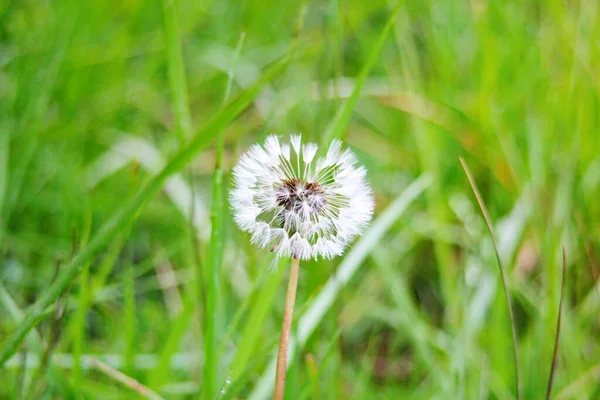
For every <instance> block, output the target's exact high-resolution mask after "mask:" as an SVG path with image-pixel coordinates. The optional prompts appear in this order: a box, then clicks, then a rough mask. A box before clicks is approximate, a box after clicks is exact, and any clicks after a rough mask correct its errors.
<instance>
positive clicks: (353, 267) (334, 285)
mask: <svg viewBox="0 0 600 400" xmlns="http://www.w3.org/2000/svg"><path fill="white" fill-rule="evenodd" d="M431 181H432V178H431V176H430V175H429V174H427V173H425V174H422V175H421V176H420V177H419V178H418V179H417V180H416V181H414V182H413V183H412V184H411V185H410V186H409V187H407V188H406V189H405V190H404V191H403V192H402V194H401V195H400V196H398V197H397V198H396V199H395V200H394V201H393V202H392V203H391V204H390V205H389V206H388V207H387V209H386V210H385V211H384V212H383V213H382V214H381V215H380V216H379V217H378V218H376V219H375V221H373V223H372V224H371V227H370V228H369V229H368V231H367V232H366V233H365V234H364V236H363V237H362V238H361V239H360V240H359V241H358V242H357V243H356V244H355V245H354V247H353V248H352V250H351V251H350V252H349V253H348V255H346V257H344V260H343V261H342V263H341V264H340V265H339V267H338V270H337V273H336V274H335V275H334V276H332V277H331V278H330V279H329V280H328V281H327V283H326V284H325V286H324V287H323V289H322V290H321V292H320V293H319V294H318V295H317V297H316V298H315V300H314V301H313V302H312V304H311V305H310V307H309V308H308V309H307V311H306V312H305V313H304V315H302V317H301V318H300V320H299V321H298V324H297V326H298V335H297V339H296V337H292V338H290V348H292V349H294V348H295V346H296V343H297V345H298V346H300V347H301V346H303V345H304V344H305V343H306V341H307V340H308V338H309V337H310V335H311V334H312V333H313V332H314V330H315V329H316V327H317V325H318V324H319V323H320V322H321V320H322V319H323V317H324V316H325V313H326V312H327V311H328V310H329V309H330V308H331V306H332V305H333V302H334V301H335V299H336V297H337V295H338V294H339V292H340V291H341V290H342V288H343V287H344V285H345V284H346V283H347V282H348V281H349V280H350V278H352V276H353V275H354V273H355V272H356V271H357V270H358V268H359V267H360V266H361V265H362V262H363V261H364V260H365V258H366V257H367V255H368V254H369V253H370V252H371V250H373V248H374V247H375V246H376V245H377V243H378V242H379V241H380V240H381V238H382V237H383V235H385V233H386V232H387V231H388V230H389V229H390V227H391V226H392V224H393V223H394V222H395V221H396V220H397V219H398V218H399V217H400V216H401V215H402V214H403V213H404V211H406V209H407V208H408V206H409V205H410V204H412V202H413V201H414V200H415V199H416V198H417V197H418V196H419V195H420V194H421V193H423V191H424V190H425V189H427V187H429V185H431ZM295 353H296V352H294V351H292V352H290V356H289V359H288V363H291V362H292V361H293V358H294V355H295ZM275 363H276V358H275V357H273V358H272V359H271V363H270V364H269V366H268V367H267V370H266V371H265V372H264V373H263V374H262V376H261V378H260V381H259V382H258V383H257V384H256V386H255V387H254V390H253V391H252V393H251V394H250V395H249V396H248V399H251V400H259V399H265V398H267V397H268V396H269V394H270V393H271V390H272V389H273V387H272V384H273V379H274V378H275Z"/></svg>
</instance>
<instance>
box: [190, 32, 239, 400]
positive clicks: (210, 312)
mask: <svg viewBox="0 0 600 400" xmlns="http://www.w3.org/2000/svg"><path fill="white" fill-rule="evenodd" d="M244 37H245V34H243V33H242V35H241V36H240V39H239V40H238V43H237V46H236V51H235V56H234V59H233V63H232V66H231V68H230V70H229V72H228V74H227V75H228V78H227V86H226V89H225V94H224V95H223V102H222V104H221V108H224V107H225V104H226V103H227V100H228V98H229V94H230V93H231V87H232V85H233V78H234V71H235V67H236V63H237V60H238V59H239V55H240V53H241V51H242V46H243V44H244ZM224 150H225V137H224V133H223V129H220V130H219V131H218V133H217V148H216V162H215V172H214V175H213V195H212V207H211V213H210V222H211V231H210V247H209V250H208V251H209V256H208V262H207V263H206V268H205V271H204V272H205V275H204V278H203V279H202V281H201V282H205V283H206V289H205V293H206V303H205V309H204V314H203V315H204V323H203V327H204V382H203V392H204V398H205V399H212V398H213V397H214V396H215V388H216V385H217V381H218V380H219V374H218V372H219V371H218V360H219V351H218V350H219V347H220V345H219V344H218V343H217V338H218V337H222V334H221V333H222V331H223V322H222V320H221V318H222V315H224V313H223V312H222V310H223V307H224V306H223V304H221V303H222V301H220V299H223V298H225V296H223V295H222V293H221V266H222V263H223V246H224V240H223V214H224V212H225V208H224V204H223V203H224V197H223V175H224V172H223V152H224ZM197 270H199V269H197Z"/></svg>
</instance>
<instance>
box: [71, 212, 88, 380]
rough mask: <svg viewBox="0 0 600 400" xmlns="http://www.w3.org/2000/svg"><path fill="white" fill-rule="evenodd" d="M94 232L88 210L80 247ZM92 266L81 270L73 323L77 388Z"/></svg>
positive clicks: (80, 369)
mask: <svg viewBox="0 0 600 400" xmlns="http://www.w3.org/2000/svg"><path fill="white" fill-rule="evenodd" d="M91 231H92V214H91V212H90V211H89V210H88V212H87V215H86V216H85V221H84V227H83V234H82V238H81V241H80V247H83V246H85V245H86V244H87V242H88V240H89V238H90V234H91ZM90 289H91V288H90V265H89V264H86V265H84V267H83V268H82V269H81V274H80V276H79V296H78V303H79V304H78V307H77V310H76V311H75V317H74V321H73V325H72V327H73V332H74V333H73V360H74V365H73V384H74V386H75V387H76V388H80V387H81V376H82V368H81V355H82V354H83V352H84V351H85V350H84V345H85V338H86V317H87V312H88V309H89V306H90V299H91V293H90Z"/></svg>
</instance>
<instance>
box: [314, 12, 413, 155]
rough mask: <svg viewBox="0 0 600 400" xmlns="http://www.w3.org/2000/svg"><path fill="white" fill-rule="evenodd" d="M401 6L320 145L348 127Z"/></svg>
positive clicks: (374, 46) (337, 136)
mask: <svg viewBox="0 0 600 400" xmlns="http://www.w3.org/2000/svg"><path fill="white" fill-rule="evenodd" d="M401 5H402V3H401V2H400V3H398V4H397V5H396V6H395V7H394V9H393V11H392V14H391V15H390V18H389V19H388V21H387V23H386V24H385V26H384V28H383V29H382V31H381V34H380V35H379V37H378V38H377V40H376V41H375V43H374V44H373V47H372V48H371V52H370V53H369V57H368V58H367V60H366V61H365V63H364V65H363V66H362V68H361V70H360V73H359V74H358V77H357V78H356V84H355V85H354V88H353V90H352V94H351V95H350V97H349V98H348V99H347V100H346V101H345V102H344V104H342V105H341V106H340V108H339V109H338V111H337V113H336V115H335V118H334V119H333V120H332V121H331V123H330V124H329V126H328V128H327V130H326V131H325V133H324V134H323V137H322V141H321V144H323V145H327V144H328V143H329V142H331V141H332V140H333V139H339V138H341V137H342V135H343V133H344V130H345V129H346V127H347V126H348V123H349V121H350V116H351V115H352V111H353V110H354V106H355V105H356V102H357V101H358V96H359V94H360V90H361V89H362V87H363V85H364V83H365V81H366V80H367V77H368V76H369V73H370V72H371V70H372V69H373V66H374V65H375V62H376V61H377V57H378V55H379V52H380V51H381V48H382V47H383V43H384V42H385V39H386V37H387V35H388V33H389V31H390V29H391V28H392V26H393V25H394V21H395V19H396V14H397V13H398V10H400V6H401Z"/></svg>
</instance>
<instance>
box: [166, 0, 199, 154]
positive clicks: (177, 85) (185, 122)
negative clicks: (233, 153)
mask: <svg viewBox="0 0 600 400" xmlns="http://www.w3.org/2000/svg"><path fill="white" fill-rule="evenodd" d="M161 4H162V9H163V28H164V34H165V45H166V57H167V65H168V67H169V85H170V89H171V96H172V97H173V112H174V114H175V132H176V134H177V138H178V139H179V142H180V143H184V141H185V140H186V138H188V137H190V136H191V133H192V119H191V116H190V106H189V100H188V92H187V84H186V78H185V66H184V64H183V57H182V55H181V44H180V41H179V30H178V28H177V25H178V24H177V1H176V0H161Z"/></svg>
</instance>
